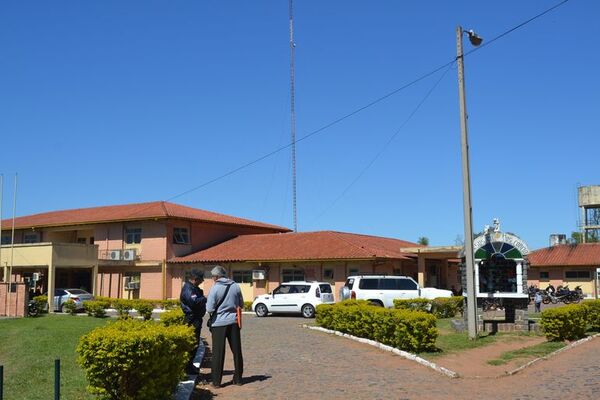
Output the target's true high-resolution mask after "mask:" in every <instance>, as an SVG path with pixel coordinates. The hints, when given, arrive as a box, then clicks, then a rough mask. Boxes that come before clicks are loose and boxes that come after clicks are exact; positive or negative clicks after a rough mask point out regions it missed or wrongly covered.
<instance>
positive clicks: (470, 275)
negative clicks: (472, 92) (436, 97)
mask: <svg viewBox="0 0 600 400" xmlns="http://www.w3.org/2000/svg"><path fill="white" fill-rule="evenodd" d="M468 34H469V39H470V41H471V43H472V44H473V45H474V46H478V45H479V44H481V38H479V37H478V36H477V35H476V34H475V33H474V32H473V31H469V32H468ZM462 40H463V29H462V27H460V26H458V27H456V62H457V69H458V97H459V103H460V142H461V155H462V181H463V214H464V225H465V268H466V270H467V271H466V272H467V327H468V331H469V339H472V340H475V339H477V297H476V296H477V295H476V293H475V269H474V264H475V262H474V260H473V216H472V207H471V175H470V172H469V135H468V129H467V101H466V98H465V70H464V62H463V61H464V60H463V58H464V55H463V46H462Z"/></svg>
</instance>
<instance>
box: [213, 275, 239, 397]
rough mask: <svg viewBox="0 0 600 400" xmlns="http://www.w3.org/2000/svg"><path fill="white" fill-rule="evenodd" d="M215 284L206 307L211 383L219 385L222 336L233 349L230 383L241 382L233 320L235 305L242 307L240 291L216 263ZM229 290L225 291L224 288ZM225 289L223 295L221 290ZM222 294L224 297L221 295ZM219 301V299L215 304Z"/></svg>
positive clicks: (221, 368) (236, 337) (237, 345)
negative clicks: (210, 337)
mask: <svg viewBox="0 0 600 400" xmlns="http://www.w3.org/2000/svg"><path fill="white" fill-rule="evenodd" d="M211 275H212V277H213V280H214V281H215V285H214V286H213V287H212V289H211V290H210V293H209V294H208V299H207V302H206V311H208V313H209V314H211V318H212V321H213V322H212V326H211V328H210V330H211V333H212V347H213V348H212V352H213V354H212V385H213V386H214V387H220V386H221V380H222V379H223V364H224V362H225V339H227V341H228V342H229V347H230V348H231V351H232V352H233V364H234V367H235V372H234V374H233V383H234V384H236V385H241V384H242V374H243V372H244V359H243V358H242V338H241V335H240V327H239V326H238V324H237V312H236V311H237V308H238V307H243V305H244V299H243V298H242V291H241V290H240V287H239V285H238V284H237V283H235V282H234V281H232V280H231V279H227V271H225V268H223V267H221V266H220V265H217V266H216V267H214V268H213V269H212V271H211ZM228 287H229V290H228V291H227V288H228ZM226 291H227V295H226V296H225V293H226ZM224 296H225V297H224ZM219 303H221V304H220V305H219Z"/></svg>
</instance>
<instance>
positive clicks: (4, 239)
mask: <svg viewBox="0 0 600 400" xmlns="http://www.w3.org/2000/svg"><path fill="white" fill-rule="evenodd" d="M2 244H10V236H9V235H5V236H2Z"/></svg>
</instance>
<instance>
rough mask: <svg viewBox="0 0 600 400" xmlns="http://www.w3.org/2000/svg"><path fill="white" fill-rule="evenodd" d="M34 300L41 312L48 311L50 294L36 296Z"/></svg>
mask: <svg viewBox="0 0 600 400" xmlns="http://www.w3.org/2000/svg"><path fill="white" fill-rule="evenodd" d="M33 301H35V305H36V307H37V309H38V310H39V312H40V314H41V313H47V312H48V296H35V297H34V298H33Z"/></svg>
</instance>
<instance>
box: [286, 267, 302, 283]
mask: <svg viewBox="0 0 600 400" xmlns="http://www.w3.org/2000/svg"><path fill="white" fill-rule="evenodd" d="M303 280H304V271H302V270H300V269H284V270H283V271H282V272H281V281H282V282H291V281H303Z"/></svg>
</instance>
